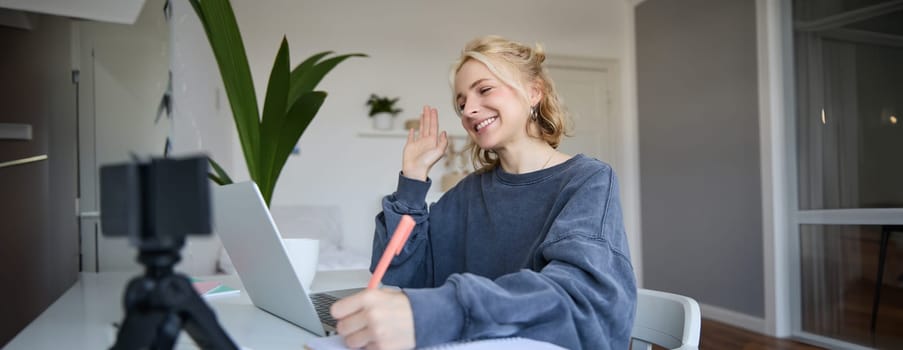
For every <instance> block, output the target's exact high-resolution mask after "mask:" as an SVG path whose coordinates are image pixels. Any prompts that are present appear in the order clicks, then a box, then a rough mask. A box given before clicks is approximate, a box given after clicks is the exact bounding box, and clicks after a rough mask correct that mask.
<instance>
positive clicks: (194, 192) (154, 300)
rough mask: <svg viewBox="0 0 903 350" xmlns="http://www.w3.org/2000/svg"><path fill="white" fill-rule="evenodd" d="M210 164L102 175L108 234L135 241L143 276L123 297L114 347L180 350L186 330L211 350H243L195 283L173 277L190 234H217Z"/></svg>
mask: <svg viewBox="0 0 903 350" xmlns="http://www.w3.org/2000/svg"><path fill="white" fill-rule="evenodd" d="M207 172H208V165H207V158H206V157H203V156H198V157H190V158H184V159H172V158H162V159H152V160H151V161H150V162H147V163H140V162H131V163H123V164H116V165H110V166H103V167H101V169H100V200H101V203H100V204H101V225H102V227H103V234H104V235H105V236H112V237H128V239H129V242H130V244H131V245H132V246H134V247H136V248H137V249H138V262H140V263H141V264H142V265H144V267H145V273H144V275H143V276H139V277H136V278H134V279H132V280H131V281H130V282H129V284H128V286H127V287H126V290H125V294H124V297H123V304H124V307H125V314H126V315H125V320H124V321H123V322H122V326H121V327H120V328H119V333H118V334H117V336H116V344H114V345H113V349H172V348H173V346H174V345H175V341H176V339H177V338H178V336H179V333H180V332H181V330H182V328H184V329H185V330H186V331H187V332H188V334H189V335H190V336H191V338H192V339H194V341H195V343H196V344H197V345H198V346H200V347H201V348H204V349H237V347H236V346H235V343H233V342H232V340H231V339H230V338H229V336H228V334H226V332H225V331H224V330H223V329H222V327H220V325H219V323H218V322H217V321H216V315H215V314H214V313H213V311H212V310H210V308H209V306H207V304H206V303H205V302H204V300H203V299H202V298H201V297H200V296H199V295H198V294H197V292H196V291H195V290H194V287H193V286H192V284H191V282H190V281H189V280H188V278H187V277H186V276H184V275H182V274H177V273H175V272H174V271H173V266H175V264H176V263H178V262H179V260H180V259H181V256H180V254H179V251H180V250H181V249H182V246H184V245H185V237H186V236H187V235H209V234H210V232H211V231H212V230H211V226H212V224H211V218H210V212H211V208H210V183H209V180H208V179H207Z"/></svg>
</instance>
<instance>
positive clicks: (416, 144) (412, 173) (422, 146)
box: [401, 106, 448, 181]
mask: <svg viewBox="0 0 903 350" xmlns="http://www.w3.org/2000/svg"><path fill="white" fill-rule="evenodd" d="M447 146H448V135H446V133H445V131H443V132H442V133H439V113H438V112H437V111H436V109H435V108H432V107H430V106H423V113H422V114H421V115H420V130H419V131H418V132H416V133H415V132H414V129H410V130H408V140H407V142H406V143H405V144H404V152H403V155H402V165H401V172H402V174H403V175H404V176H405V177H407V178H410V179H415V180H420V181H426V179H427V176H428V175H429V172H430V169H432V167H433V165H435V164H436V163H437V162H439V160H440V159H442V157H444V156H445V148H446V147H447Z"/></svg>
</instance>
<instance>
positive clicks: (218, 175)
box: [207, 157, 232, 185]
mask: <svg viewBox="0 0 903 350" xmlns="http://www.w3.org/2000/svg"><path fill="white" fill-rule="evenodd" d="M207 161H209V162H210V168H212V169H213V172H214V173H215V174H213V173H208V174H207V177H209V178H210V179H211V180H213V182H216V183H217V184H219V185H228V184H231V183H232V179H231V178H230V177H229V174H226V171H225V170H223V167H221V166H219V164H218V163H217V162H216V161H215V160H213V158H210V157H207Z"/></svg>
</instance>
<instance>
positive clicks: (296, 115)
mask: <svg viewBox="0 0 903 350" xmlns="http://www.w3.org/2000/svg"><path fill="white" fill-rule="evenodd" d="M325 100H326V93H325V92H323V91H311V92H308V93H306V94H304V95H301V97H299V98H298V100H297V101H295V103H293V104H292V106H291V108H290V109H289V110H288V112H287V113H286V115H285V124H284V127H283V128H282V129H280V130H279V132H280V133H279V137H278V140H279V141H278V143H277V144H276V155H275V158H274V161H273V170H272V174H274V176H273V181H272V183H269V184H268V188H267V189H266V192H264V190H263V189H262V188H261V194H264V197H263V198H264V200H265V201H266V203H267V205H269V203H270V199H271V198H272V193H273V189H274V188H275V187H276V182H277V180H279V174H280V173H281V172H282V168H283V167H284V166H285V161H286V160H288V157H289V155H291V153H292V149H294V148H295V145H297V144H298V140H299V139H301V135H302V134H304V130H306V129H307V126H308V125H310V122H311V121H312V120H313V119H314V116H316V115H317V112H318V111H319V110H320V107H321V106H322V105H323V101H325Z"/></svg>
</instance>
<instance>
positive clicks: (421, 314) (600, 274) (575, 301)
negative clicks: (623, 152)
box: [370, 155, 636, 350]
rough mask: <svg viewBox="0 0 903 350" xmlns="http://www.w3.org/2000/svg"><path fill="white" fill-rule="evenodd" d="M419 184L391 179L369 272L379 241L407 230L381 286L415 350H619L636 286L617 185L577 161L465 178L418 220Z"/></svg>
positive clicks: (599, 166)
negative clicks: (480, 343) (399, 310)
mask: <svg viewBox="0 0 903 350" xmlns="http://www.w3.org/2000/svg"><path fill="white" fill-rule="evenodd" d="M430 183H431V182H430V180H429V179H428V180H427V181H426V182H424V181H418V180H413V179H409V178H406V177H404V176H401V175H400V176H399V179H398V188H397V190H396V192H395V193H393V194H391V195H388V196H386V197H385V198H384V199H383V212H382V213H380V214H379V215H377V217H376V234H375V235H374V239H373V253H374V254H373V258H372V262H371V267H370V269H371V271H372V270H373V268H374V267H375V266H376V264H377V262H378V261H379V258H380V256H381V254H382V252H383V250H384V248H385V246H386V244H388V242H389V238H390V237H389V235H390V234H391V233H392V232H393V231H394V229H395V226H396V225H398V222H399V221H400V220H401V215H403V214H409V215H411V216H413V217H414V220H415V221H416V222H417V225H416V227H415V228H414V231H413V232H412V233H411V236H410V238H409V241H408V243H407V244H406V245H405V246H404V249H403V250H402V252H401V254H400V255H398V256H396V257H395V259H394V260H393V261H392V264H391V265H390V267H389V269H388V271H387V272H386V274H385V277H384V278H383V283H384V284H387V285H395V286H399V287H402V288H403V290H404V292H405V293H406V295H407V296H408V299H409V300H410V302H411V307H412V309H413V312H414V332H415V337H416V341H417V346H418V347H423V346H429V345H433V344H438V343H444V342H448V341H453V340H473V339H483V338H496V337H510V336H520V337H525V338H531V339H537V340H543V341H548V342H551V343H555V344H557V345H560V346H563V347H565V348H568V349H619V350H620V349H627V348H628V342H629V339H630V332H631V328H632V326H633V318H634V313H635V310H636V280H635V277H634V273H633V267H632V265H631V263H630V256H629V250H628V247H627V237H626V235H625V232H624V224H623V219H622V215H621V204H620V200H619V195H618V184H617V180H616V177H615V175H614V172H613V171H612V169H611V167H610V166H608V165H607V164H605V163H603V162H600V161H598V160H595V159H592V158H589V157H586V156H584V155H577V156H574V157H572V158H571V159H570V160H568V161H566V162H564V163H562V164H559V165H556V166H553V167H550V168H547V169H544V170H539V171H535V172H531V173H527V174H509V173H506V172H505V171H504V170H502V169H501V167H498V168H496V169H495V170H492V171H489V172H486V173H482V174H471V175H469V176H467V177H466V178H464V179H463V180H462V181H461V182H460V183H458V184H457V185H456V186H455V187H454V188H452V189H451V190H449V191H448V192H447V193H445V195H444V196H442V198H441V199H439V201H438V202H436V203H434V204H433V205H431V206H430V207H429V209H427V206H426V203H425V198H426V193H427V191H428V190H429V187H430Z"/></svg>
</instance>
